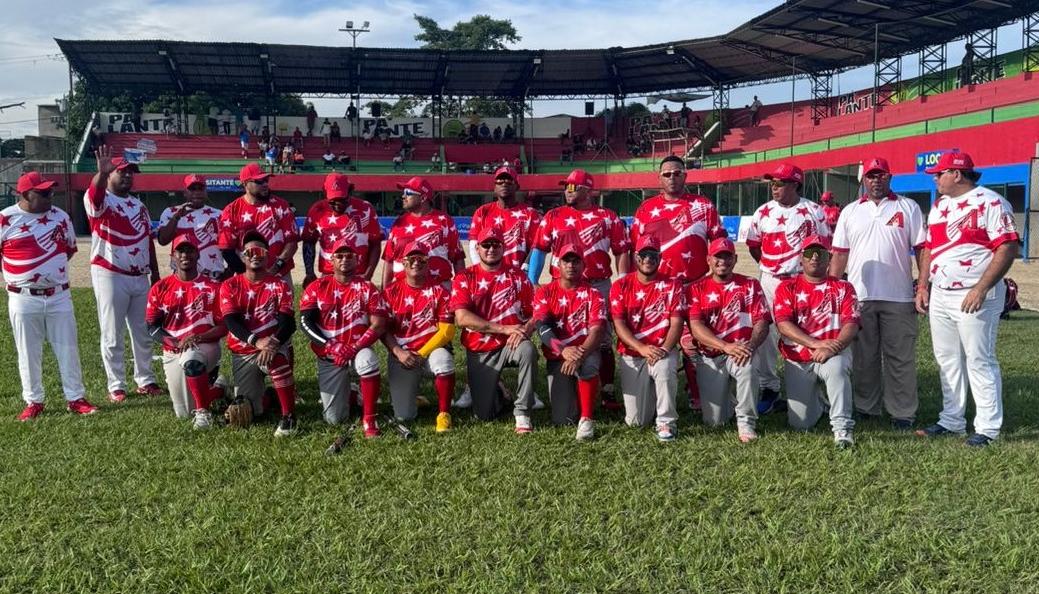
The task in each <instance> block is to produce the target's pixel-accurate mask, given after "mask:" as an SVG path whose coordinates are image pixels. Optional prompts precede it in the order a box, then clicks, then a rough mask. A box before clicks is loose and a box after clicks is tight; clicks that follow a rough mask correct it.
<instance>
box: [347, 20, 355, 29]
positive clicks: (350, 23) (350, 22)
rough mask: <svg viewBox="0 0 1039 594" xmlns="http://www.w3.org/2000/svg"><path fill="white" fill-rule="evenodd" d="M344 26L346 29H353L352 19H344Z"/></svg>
mask: <svg viewBox="0 0 1039 594" xmlns="http://www.w3.org/2000/svg"><path fill="white" fill-rule="evenodd" d="M346 28H347V29H353V28H354V22H353V21H346Z"/></svg>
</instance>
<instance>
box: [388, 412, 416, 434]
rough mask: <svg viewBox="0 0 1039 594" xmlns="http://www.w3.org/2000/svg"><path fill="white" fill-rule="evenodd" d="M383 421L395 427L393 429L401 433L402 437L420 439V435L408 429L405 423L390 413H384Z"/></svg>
mask: <svg viewBox="0 0 1039 594" xmlns="http://www.w3.org/2000/svg"><path fill="white" fill-rule="evenodd" d="M382 422H383V423H385V424H386V425H388V426H390V427H393V430H394V431H396V432H397V435H399V436H400V438H401V439H418V435H415V434H414V433H413V432H412V431H411V429H408V428H407V427H406V426H405V425H404V423H401V422H400V421H398V420H397V419H395V418H393V417H391V416H390V415H382Z"/></svg>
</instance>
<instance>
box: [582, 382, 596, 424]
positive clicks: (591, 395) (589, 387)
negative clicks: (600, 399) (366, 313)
mask: <svg viewBox="0 0 1039 594" xmlns="http://www.w3.org/2000/svg"><path fill="white" fill-rule="evenodd" d="M598 394H599V378H597V377H593V378H591V379H578V380H577V406H578V408H579V409H580V410H581V417H582V418H583V417H588V418H589V419H590V418H592V410H593V409H594V408H595V397H596V396H598Z"/></svg>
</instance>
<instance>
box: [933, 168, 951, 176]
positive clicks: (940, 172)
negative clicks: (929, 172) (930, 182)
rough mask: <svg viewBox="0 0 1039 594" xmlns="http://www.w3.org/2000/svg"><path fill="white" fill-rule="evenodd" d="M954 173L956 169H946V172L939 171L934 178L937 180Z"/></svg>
mask: <svg viewBox="0 0 1039 594" xmlns="http://www.w3.org/2000/svg"><path fill="white" fill-rule="evenodd" d="M953 171H956V170H955V169H946V170H944V171H939V172H938V173H935V174H934V177H935V178H939V177H941V176H943V175H945V174H946V173H952V172H953Z"/></svg>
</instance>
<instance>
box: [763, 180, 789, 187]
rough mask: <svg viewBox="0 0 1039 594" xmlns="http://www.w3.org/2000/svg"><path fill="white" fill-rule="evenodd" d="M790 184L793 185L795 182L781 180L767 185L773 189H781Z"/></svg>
mask: <svg viewBox="0 0 1039 594" xmlns="http://www.w3.org/2000/svg"><path fill="white" fill-rule="evenodd" d="M792 183H795V182H789V181H783V180H781V179H774V180H772V181H771V182H770V183H769V185H770V186H772V187H773V188H782V187H785V186H787V185H789V184H792Z"/></svg>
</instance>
